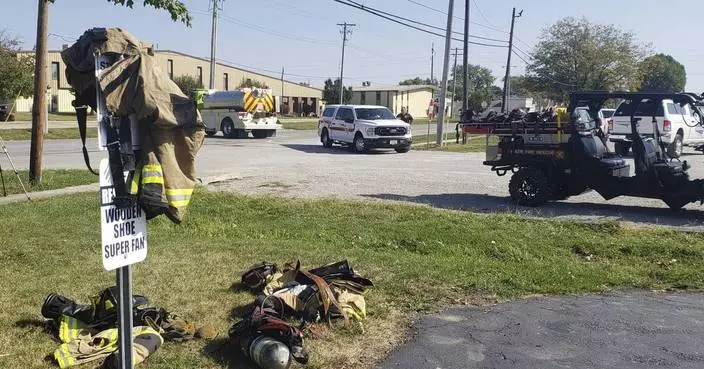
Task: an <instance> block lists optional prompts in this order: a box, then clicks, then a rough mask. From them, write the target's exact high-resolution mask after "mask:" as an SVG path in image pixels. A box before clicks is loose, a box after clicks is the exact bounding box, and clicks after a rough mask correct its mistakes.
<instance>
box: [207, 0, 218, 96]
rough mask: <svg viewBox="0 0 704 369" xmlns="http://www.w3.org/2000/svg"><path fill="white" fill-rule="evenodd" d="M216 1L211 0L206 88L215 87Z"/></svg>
mask: <svg viewBox="0 0 704 369" xmlns="http://www.w3.org/2000/svg"><path fill="white" fill-rule="evenodd" d="M218 1H219V0H213V24H212V26H213V28H212V29H211V31H210V84H208V86H209V87H208V88H210V89H211V90H212V89H215V50H216V49H217V39H218Z"/></svg>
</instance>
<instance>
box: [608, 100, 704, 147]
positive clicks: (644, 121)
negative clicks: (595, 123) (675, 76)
mask: <svg viewBox="0 0 704 369" xmlns="http://www.w3.org/2000/svg"><path fill="white" fill-rule="evenodd" d="M635 104H637V105H636V106H634V105H635ZM634 109H635V111H634V112H633V117H635V118H641V120H640V121H639V122H638V132H639V133H640V134H641V135H642V136H650V137H654V132H653V124H652V122H653V116H655V119H656V121H657V126H658V131H659V133H660V137H659V138H660V142H662V143H663V144H665V146H666V147H667V154H668V156H670V157H673V158H678V157H680V155H682V148H683V146H694V147H699V146H702V145H704V127H703V126H702V125H701V122H702V117H701V112H700V111H699V108H698V107H693V106H691V105H689V104H687V105H685V106H680V105H679V104H676V103H675V102H673V101H672V100H662V103H661V104H659V105H657V106H655V103H654V102H652V101H651V100H649V99H642V100H640V101H638V100H633V101H629V100H626V101H624V102H622V103H621V104H620V105H619V106H618V108H617V109H616V112H615V113H614V115H613V116H612V117H611V119H608V120H607V124H608V127H609V141H611V142H613V143H614V146H615V149H616V153H618V154H620V155H626V154H628V151H629V150H630V149H631V140H630V138H629V135H630V134H631V112H632V111H633V110H634Z"/></svg>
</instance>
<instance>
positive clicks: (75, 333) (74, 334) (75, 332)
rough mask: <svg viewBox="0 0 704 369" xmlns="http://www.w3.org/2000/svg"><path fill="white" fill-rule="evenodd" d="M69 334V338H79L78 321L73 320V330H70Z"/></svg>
mask: <svg viewBox="0 0 704 369" xmlns="http://www.w3.org/2000/svg"><path fill="white" fill-rule="evenodd" d="M68 333H69V337H71V339H72V340H75V339H76V338H78V319H76V318H71V328H70V329H69V331H68Z"/></svg>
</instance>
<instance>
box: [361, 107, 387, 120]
mask: <svg viewBox="0 0 704 369" xmlns="http://www.w3.org/2000/svg"><path fill="white" fill-rule="evenodd" d="M354 112H355V113H356V114H357V118H359V119H365V120H380V119H394V118H396V117H395V116H394V113H392V112H391V110H389V109H387V108H357V109H354Z"/></svg>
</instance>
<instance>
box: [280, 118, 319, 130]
mask: <svg viewBox="0 0 704 369" xmlns="http://www.w3.org/2000/svg"><path fill="white" fill-rule="evenodd" d="M280 122H281V125H283V126H284V129H295V130H308V131H311V130H312V131H315V130H317V129H318V120H317V119H315V120H310V119H305V120H296V119H290V120H283V119H282V120H280Z"/></svg>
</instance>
